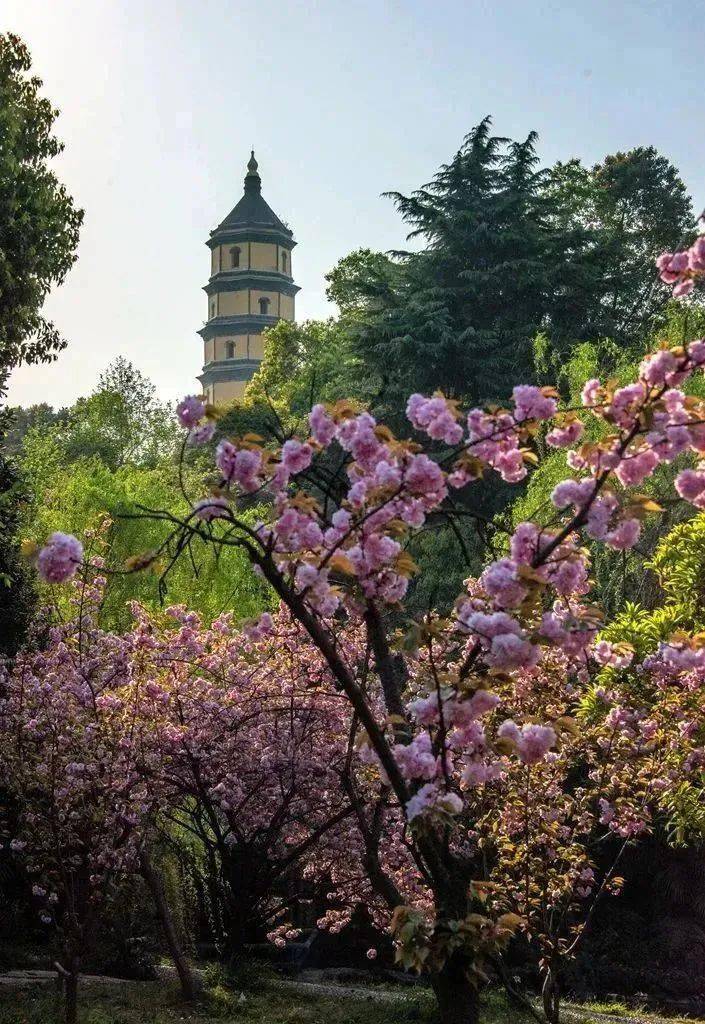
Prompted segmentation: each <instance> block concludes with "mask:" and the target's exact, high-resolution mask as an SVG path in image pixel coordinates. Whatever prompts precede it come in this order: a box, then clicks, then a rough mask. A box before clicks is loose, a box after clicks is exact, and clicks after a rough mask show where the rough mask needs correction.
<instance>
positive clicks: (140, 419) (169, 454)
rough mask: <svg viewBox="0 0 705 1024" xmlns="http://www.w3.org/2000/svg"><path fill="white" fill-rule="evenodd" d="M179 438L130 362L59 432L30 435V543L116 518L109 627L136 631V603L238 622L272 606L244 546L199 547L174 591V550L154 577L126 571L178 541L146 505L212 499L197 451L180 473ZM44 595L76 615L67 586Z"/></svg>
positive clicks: (165, 506)
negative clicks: (143, 511) (224, 615)
mask: <svg viewBox="0 0 705 1024" xmlns="http://www.w3.org/2000/svg"><path fill="white" fill-rule="evenodd" d="M176 438H177V434H176V432H175V428H174V427H173V425H172V421H171V417H170V413H169V410H168V408H167V407H165V406H163V405H162V404H161V403H159V402H158V401H157V400H156V398H155V396H154V388H153V386H152V385H151V383H150V382H149V381H147V380H146V379H145V378H144V377H142V375H141V374H139V372H138V371H136V370H135V369H134V368H133V367H132V366H131V365H130V364H129V363H126V362H124V361H123V360H118V361H117V362H116V363H114V364H113V365H112V366H111V367H110V368H109V369H108V371H106V373H105V374H103V375H102V377H101V378H100V381H99V384H98V386H97V388H96V389H95V391H94V392H93V394H92V395H91V396H89V398H86V399H79V401H78V402H77V403H76V405H75V406H74V407H73V408H72V409H70V410H69V411H68V413H67V415H66V417H65V419H62V420H59V421H58V422H56V423H55V424H54V425H53V426H52V427H50V428H47V427H46V426H43V425H42V426H37V427H32V428H30V429H29V430H28V431H27V432H26V434H25V436H24V439H23V447H22V470H23V473H24V477H25V479H26V480H27V481H28V482H29V483H30V484H31V494H30V495H29V501H28V502H27V504H26V507H25V509H24V512H23V516H22V532H23V534H24V537H25V538H26V539H27V540H31V541H34V542H36V543H38V544H39V543H43V542H44V540H45V539H46V537H47V536H48V535H49V534H50V533H52V532H53V531H54V530H61V531H63V532H71V533H74V534H75V535H76V536H79V537H81V536H83V535H84V534H85V533H86V531H92V530H96V529H97V528H98V527H99V526H100V524H101V523H102V522H103V521H104V520H106V519H107V520H110V526H109V529H108V532H107V534H105V540H106V541H107V567H108V570H109V586H108V588H107V592H106V600H105V604H104V606H103V612H102V615H103V618H102V624H103V625H104V626H105V627H106V628H113V629H122V628H125V627H127V625H128V624H129V622H130V613H129V609H128V608H127V603H128V602H129V601H131V600H139V601H141V602H142V603H143V604H145V605H147V606H148V607H152V608H154V607H157V606H158V605H160V603H161V602H162V600H167V601H169V602H170V603H182V602H183V603H186V604H188V605H189V606H190V607H191V608H193V609H194V610H195V611H198V612H200V613H201V614H202V615H203V616H204V617H205V618H206V620H208V621H210V619H212V618H213V617H214V616H215V615H218V614H219V613H220V612H222V611H227V610H233V611H234V612H235V614H236V616H237V618H238V619H246V618H251V617H253V616H255V615H257V614H259V612H260V611H262V610H263V608H264V607H266V606H267V605H268V603H269V601H270V600H271V598H270V597H269V596H268V591H267V590H266V589H265V587H264V585H263V584H262V583H261V582H260V581H259V580H258V579H257V578H256V577H254V576H253V574H252V573H251V572H250V571H249V569H248V565H247V560H246V559H245V557H244V556H243V555H242V553H241V552H240V551H239V550H238V549H237V548H234V547H228V548H224V549H222V551H221V552H220V553H218V552H216V551H214V548H213V546H212V545H209V544H206V543H204V542H202V541H200V540H198V539H196V540H194V542H193V543H192V545H191V548H190V558H184V559H179V560H178V561H177V563H176V565H175V566H174V567H173V568H172V569H171V571H170V573H169V577H168V591H166V592H163V589H162V587H161V580H160V572H161V571H162V570H163V569H164V568H165V567H166V565H167V563H168V559H169V557H170V552H169V551H165V552H164V555H163V557H162V558H161V559H160V561H159V562H158V563H157V564H156V565H155V569H154V571H151V572H141V573H127V572H125V571H124V569H125V564H126V562H127V560H128V559H129V558H131V557H132V556H135V555H140V554H143V553H145V552H151V551H157V550H158V549H160V547H161V546H162V544H163V542H164V540H165V538H166V536H167V535H168V533H169V524H168V523H167V522H163V521H159V520H156V519H154V518H153V517H149V516H146V517H141V516H140V514H139V507H143V508H149V509H153V510H158V511H166V512H171V513H172V514H183V513H184V512H185V511H186V510H187V509H188V508H189V507H190V504H191V503H192V501H195V500H197V499H198V498H200V497H202V496H203V490H202V487H203V485H202V479H203V466H202V465H201V463H202V462H203V461H204V460H206V459H207V458H208V455H207V454H205V453H201V452H197V453H196V452H194V453H191V455H190V458H189V460H188V461H187V464H186V466H185V467H184V469H183V471H182V472H180V471H179V468H178V460H177V457H176V456H177V451H176V449H177V444H176ZM182 485H183V488H184V491H183V493H182V490H181V488H182ZM187 497H188V500H187ZM247 515H248V517H249V520H250V521H251V522H252V523H254V522H256V521H257V520H258V519H259V518H261V511H258V509H256V508H252V509H250V510H249V511H248V513H247ZM40 592H41V594H42V596H43V597H45V598H47V597H49V598H50V599H51V601H52V602H53V601H56V602H57V603H58V607H59V610H60V611H61V613H62V614H65V613H67V612H68V603H67V602H68V600H69V598H68V596H67V594H66V593H65V592H64V590H63V589H62V588H56V589H55V590H49V589H48V588H46V587H44V586H42V587H41V591H40Z"/></svg>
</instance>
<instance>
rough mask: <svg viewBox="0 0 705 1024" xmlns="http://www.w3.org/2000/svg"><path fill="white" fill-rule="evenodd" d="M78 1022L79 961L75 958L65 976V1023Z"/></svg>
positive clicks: (74, 1023) (72, 1023)
mask: <svg viewBox="0 0 705 1024" xmlns="http://www.w3.org/2000/svg"><path fill="white" fill-rule="evenodd" d="M77 1020H78V960H77V959H76V958H75V957H73V958H72V959H71V960H70V962H69V965H68V970H67V972H66V974H65V975H64V1021H65V1022H66V1024H76V1021H77Z"/></svg>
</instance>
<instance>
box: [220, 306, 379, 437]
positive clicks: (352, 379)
mask: <svg viewBox="0 0 705 1024" xmlns="http://www.w3.org/2000/svg"><path fill="white" fill-rule="evenodd" d="M362 376H363V373H362V368H361V366H360V363H359V360H358V359H357V358H356V357H355V356H354V354H353V353H352V351H351V349H350V344H349V339H348V336H347V334H346V332H345V330H344V328H343V326H342V325H341V324H340V323H336V321H334V320H307V321H305V322H304V323H301V324H296V323H291V322H290V321H288V320H280V321H279V323H277V324H276V325H275V326H274V327H271V328H270V329H269V330H268V331H266V333H265V342H264V359H263V361H262V364H261V366H260V368H259V369H258V371H257V373H256V374H255V376H254V377H253V378H252V380H251V382H250V383H249V385H248V386H247V390H246V392H245V397H244V400H243V401H242V402H241V403H239V404H238V405H236V406H234V407H233V409H232V410H231V411H230V412H228V413H226V415H225V416H224V417H223V418H222V419H221V420H220V422H219V424H218V427H219V431H220V432H221V433H223V434H229V433H232V434H243V433H246V432H248V431H254V432H256V433H263V434H266V433H267V432H268V431H272V429H274V430H275V431H277V430H283V431H285V432H289V431H293V430H295V429H297V428H300V429H302V430H304V431H305V430H307V424H306V416H307V415H308V412H309V410H310V409H311V406H312V405H313V404H315V403H316V402H333V401H336V399H338V398H348V397H351V398H362V397H363V392H362V389H361V378H362Z"/></svg>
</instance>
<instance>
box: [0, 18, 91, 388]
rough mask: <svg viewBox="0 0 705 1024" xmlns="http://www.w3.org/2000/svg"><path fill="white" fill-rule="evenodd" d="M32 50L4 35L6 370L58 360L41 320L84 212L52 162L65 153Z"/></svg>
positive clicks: (70, 259) (1, 269) (0, 105)
mask: <svg viewBox="0 0 705 1024" xmlns="http://www.w3.org/2000/svg"><path fill="white" fill-rule="evenodd" d="M31 66H32V62H31V58H30V55H29V51H28V49H27V47H26V46H25V44H24V43H23V42H22V40H21V39H20V38H19V37H18V36H16V35H12V34H11V33H9V34H7V35H0V138H1V139H2V145H1V146H0V295H2V303H1V304H0V368H2V369H5V368H10V367H12V366H17V365H18V364H19V363H20V362H29V363H33V362H38V361H46V360H49V359H52V358H53V357H54V356H55V354H56V353H57V352H58V351H59V350H60V349H61V348H63V347H64V344H65V342H64V341H63V339H62V338H61V337H60V335H59V333H58V331H57V330H56V328H55V327H54V325H53V324H51V323H50V322H49V321H48V320H46V319H45V318H44V317H43V316H42V315H41V312H40V310H41V307H42V303H43V302H44V299H45V298H46V296H47V294H48V292H49V289H50V288H51V287H52V286H53V285H55V284H60V283H61V282H62V281H63V279H64V277H65V276H66V274H67V273H68V271H69V270H70V268H71V267H72V265H73V263H74V261H75V259H76V255H75V253H76V245H77V243H78V232H79V228H80V226H81V223H82V221H83V213H82V211H80V210H77V209H76V207H75V206H74V203H73V200H72V199H71V197H70V196H69V194H68V193H67V191H66V189H65V188H64V186H63V185H61V184H60V182H59V181H58V179H57V177H56V175H55V174H54V172H53V171H52V170H51V167H50V162H51V161H52V160H53V158H54V157H55V156H57V154H59V153H60V152H61V151H62V149H63V146H62V144H61V143H60V142H59V141H58V140H57V139H56V138H55V136H54V135H53V127H54V122H55V120H56V118H57V115H58V111H56V110H55V109H54V108H53V107H52V105H51V103H50V102H49V100H48V99H46V98H45V97H42V96H41V95H40V91H39V90H40V88H41V85H42V83H41V81H40V80H39V79H38V78H36V77H31V76H30V74H29V72H30V69H31Z"/></svg>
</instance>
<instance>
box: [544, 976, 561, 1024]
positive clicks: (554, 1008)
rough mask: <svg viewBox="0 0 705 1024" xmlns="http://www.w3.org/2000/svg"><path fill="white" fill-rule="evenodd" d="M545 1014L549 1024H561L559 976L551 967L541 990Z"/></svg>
mask: <svg viewBox="0 0 705 1024" xmlns="http://www.w3.org/2000/svg"><path fill="white" fill-rule="evenodd" d="M541 1000H542V1002H543V1012H544V1014H545V1015H546V1020H547V1021H548V1024H559V1021H560V1019H561V1017H560V1015H561V1010H560V1006H561V994H560V989H559V987H558V976H557V972H556V971H555V969H554V968H552V967H549V968H548V970H547V971H546V977H545V978H544V981H543V987H542V989H541Z"/></svg>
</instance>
